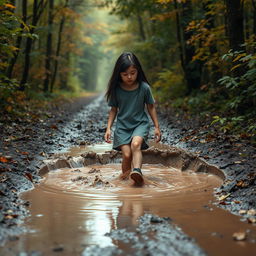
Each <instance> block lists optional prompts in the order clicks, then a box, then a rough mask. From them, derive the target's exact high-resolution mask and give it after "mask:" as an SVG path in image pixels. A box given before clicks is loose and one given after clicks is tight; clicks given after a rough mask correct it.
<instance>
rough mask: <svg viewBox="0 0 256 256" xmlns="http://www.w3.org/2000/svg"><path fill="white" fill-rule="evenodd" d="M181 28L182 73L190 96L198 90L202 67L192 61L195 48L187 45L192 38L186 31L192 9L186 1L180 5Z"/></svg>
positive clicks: (190, 4)
mask: <svg viewBox="0 0 256 256" xmlns="http://www.w3.org/2000/svg"><path fill="white" fill-rule="evenodd" d="M181 18H182V22H181V26H182V30H183V38H184V45H185V50H184V69H183V70H184V73H185V79H186V81H187V88H188V94H190V93H191V92H192V91H193V90H194V89H198V88H199V87H200V83H201V69H202V65H201V63H200V61H193V62H192V58H193V56H194V55H195V47H194V46H192V45H190V44H188V43H187V42H188V41H189V39H190V38H191V36H192V32H191V31H186V27H187V26H188V24H189V22H190V21H191V20H192V19H193V9H192V1H191V0H187V1H186V2H183V3H182V12H181Z"/></svg>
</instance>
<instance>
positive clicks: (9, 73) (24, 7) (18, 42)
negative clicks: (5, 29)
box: [6, 0, 27, 78]
mask: <svg viewBox="0 0 256 256" xmlns="http://www.w3.org/2000/svg"><path fill="white" fill-rule="evenodd" d="M11 4H12V5H13V6H15V0H13V1H11ZM22 20H23V21H24V23H26V22H27V0H23V2H22ZM20 28H21V29H23V28H24V25H23V24H20ZM21 41H22V36H18V37H17V40H16V43H15V47H16V48H18V49H20V45H21ZM19 52H20V50H17V51H16V52H15V54H14V56H13V57H12V58H11V60H10V61H9V65H8V68H7V70H6V76H7V77H8V78H12V71H13V68H14V65H15V63H16V61H17V58H18V55H19Z"/></svg>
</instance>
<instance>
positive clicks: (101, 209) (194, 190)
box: [0, 164, 251, 256]
mask: <svg viewBox="0 0 256 256" xmlns="http://www.w3.org/2000/svg"><path fill="white" fill-rule="evenodd" d="M143 167H144V169H143V173H144V176H145V178H146V185H145V186H144V187H141V188H136V187H133V186H131V184H132V183H131V182H130V181H129V180H127V181H120V180H119V179H118V176H119V172H120V171H117V170H120V165H117V164H109V165H105V166H96V165H94V166H87V167H83V168H79V169H67V168H66V169H58V170H55V171H51V172H49V173H48V174H47V175H46V176H45V178H44V180H43V181H42V182H41V184H40V185H39V186H37V187H36V188H35V189H34V190H32V191H29V192H26V193H24V194H23V196H22V197H23V198H24V199H25V200H29V201H30V202H31V207H30V212H31V217H30V218H29V220H28V223H27V225H26V226H27V228H28V230H29V231H31V230H32V231H33V232H29V233H27V234H24V235H22V236H21V238H20V239H19V240H18V241H16V242H10V243H8V244H7V246H6V247H5V248H4V249H3V250H4V252H7V251H8V254H7V255H16V252H22V251H32V250H39V251H43V252H44V253H45V255H47V256H48V255H56V252H54V250H59V251H61V255H80V253H81V252H82V251H83V249H84V248H85V246H88V245H100V246H102V247H105V246H109V245H116V246H120V245H119V243H116V242H115V241H112V240H111V239H110V238H109V237H107V236H105V233H107V232H109V231H110V230H111V229H116V228H128V229H129V230H135V228H136V225H137V219H138V217H139V216H141V215H143V214H144V213H153V214H157V215H159V216H160V217H165V216H169V217H171V218H172V219H173V220H174V221H175V222H176V223H177V224H178V225H179V226H181V227H182V228H183V230H184V231H185V232H186V233H187V234H188V235H191V236H192V237H195V238H196V239H197V241H198V243H199V245H200V246H202V247H203V248H204V249H206V250H207V251H208V252H209V253H210V254H211V253H212V255H224V254H222V253H221V252H222V251H223V249H222V248H224V247H225V248H227V250H229V251H230V253H231V252H232V254H233V255H239V253H241V248H242V247H241V246H240V245H239V244H238V243H236V244H235V243H234V242H233V241H232V239H231V237H232V234H233V232H236V231H238V230H239V229H242V230H243V229H246V228H247V225H246V223H241V222H239V219H238V218H237V217H236V216H233V215H230V214H229V213H228V212H225V211H223V210H220V209H216V208H214V207H212V205H210V206H209V205H208V204H209V200H212V199H213V197H212V191H213V188H214V187H217V186H219V185H220V184H221V180H220V179H219V178H218V177H216V176H214V175H210V174H206V173H194V172H190V171H186V172H181V171H180V170H177V169H174V168H170V167H164V166H162V165H144V166H143ZM92 170H94V171H92ZM96 176H97V182H95V180H96ZM205 206H207V207H205ZM211 209H212V210H211ZM213 209H214V210H213ZM214 232H215V233H216V234H221V236H213V235H212V233H214ZM250 246H251V245H248V243H247V244H246V246H245V248H247V249H248V248H249V249H248V250H249V251H250V250H251V248H250ZM242 249H244V248H242ZM1 252H2V250H0V253H1ZM11 252H13V254H11ZM244 255H246V254H244Z"/></svg>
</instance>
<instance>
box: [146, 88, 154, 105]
mask: <svg viewBox="0 0 256 256" xmlns="http://www.w3.org/2000/svg"><path fill="white" fill-rule="evenodd" d="M145 103H146V104H154V103H155V100H154V97H153V94H152V91H151V88H150V86H149V85H148V84H146V86H145Z"/></svg>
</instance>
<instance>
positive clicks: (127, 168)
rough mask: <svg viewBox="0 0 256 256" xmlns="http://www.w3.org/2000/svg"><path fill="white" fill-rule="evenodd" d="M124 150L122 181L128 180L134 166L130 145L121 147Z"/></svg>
mask: <svg viewBox="0 0 256 256" xmlns="http://www.w3.org/2000/svg"><path fill="white" fill-rule="evenodd" d="M120 148H121V150H122V157H123V161H122V174H121V176H120V178H121V179H126V178H127V177H128V176H129V174H130V172H131V165H132V151H131V146H130V145H128V144H127V145H122V146H120Z"/></svg>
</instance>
